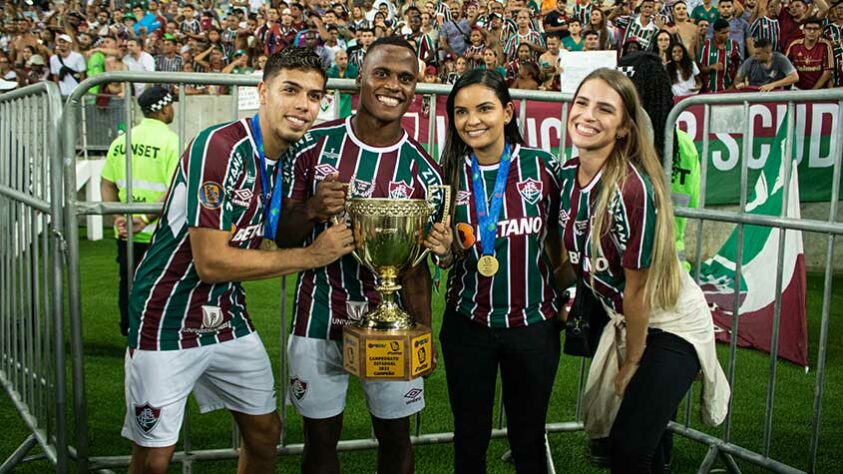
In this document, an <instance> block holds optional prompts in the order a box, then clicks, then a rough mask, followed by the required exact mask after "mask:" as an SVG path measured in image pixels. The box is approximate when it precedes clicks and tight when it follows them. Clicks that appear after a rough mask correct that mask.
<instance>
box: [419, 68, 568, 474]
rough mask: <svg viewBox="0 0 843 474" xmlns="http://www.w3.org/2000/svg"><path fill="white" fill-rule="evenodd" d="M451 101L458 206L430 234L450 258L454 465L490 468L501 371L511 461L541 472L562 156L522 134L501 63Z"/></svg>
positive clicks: (449, 160) (552, 367)
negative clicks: (540, 147) (536, 146)
mask: <svg viewBox="0 0 843 474" xmlns="http://www.w3.org/2000/svg"><path fill="white" fill-rule="evenodd" d="M447 111H448V135H447V138H446V142H445V153H444V155H443V162H442V163H443V173H444V174H443V177H444V179H445V181H446V182H447V183H448V184H450V185H451V187H452V190H453V195H452V201H453V203H454V206H453V207H452V209H453V214H452V216H451V217H450V218H449V219H448V220H446V225H441V224H437V225H436V226H434V228H433V231H432V232H431V234H430V236H429V238H428V239H427V241H426V242H425V244H426V246H427V247H428V248H429V249H430V250H431V251H432V252H433V253H434V254H435V255H436V256H437V260H438V263H439V265H440V266H444V267H449V268H451V271H450V274H449V277H448V290H447V297H446V309H445V314H444V319H443V323H442V330H441V333H440V334H439V339H440V344H441V345H442V354H443V355H444V362H445V374H446V378H447V381H448V394H449V397H450V402H451V411H452V412H453V415H454V451H455V452H454V456H455V461H454V471H456V472H485V468H486V450H487V448H488V445H489V439H490V437H491V432H492V412H493V408H494V400H495V382H496V380H497V376H498V370H500V374H501V380H502V384H503V401H504V406H505V407H506V414H507V416H506V417H507V426H508V430H509V431H508V438H509V443H510V447H511V449H512V454H513V458H514V459H515V467H516V470H517V471H518V472H545V468H546V458H545V441H544V440H545V438H544V424H545V419H546V416H547V407H548V402H549V400H550V392H551V388H552V385H553V379H554V377H555V375H556V367H557V365H558V363H559V353H560V344H559V329H558V326H557V324H556V321H555V320H556V318H557V313H558V310H559V298H558V295H557V292H556V289H555V286H554V284H553V281H552V278H553V268H554V263H553V262H557V261H559V234H558V232H557V231H556V221H557V215H556V214H555V213H556V212H557V209H558V207H557V199H558V195H559V188H558V187H557V181H556V174H557V172H558V168H557V167H558V164H557V163H558V162H557V160H556V159H555V158H554V157H553V156H552V155H551V154H549V153H547V152H544V151H542V150H538V149H533V148H528V147H525V146H524V145H523V139H522V138H521V134H520V133H519V131H518V125H517V123H516V120H515V110H514V107H513V104H512V99H511V98H510V95H509V90H508V89H507V87H506V83H505V82H504V79H503V77H502V76H501V75H499V74H497V73H495V72H492V71H489V70H483V69H475V70H473V71H470V72H468V73H467V74H466V75H465V76H463V77H462V78H460V80H459V81H458V82H457V83H456V84H455V85H454V88H453V89H452V91H451V94H450V95H449V96H448V101H447ZM452 225H453V226H452ZM455 236H456V241H454V240H455Z"/></svg>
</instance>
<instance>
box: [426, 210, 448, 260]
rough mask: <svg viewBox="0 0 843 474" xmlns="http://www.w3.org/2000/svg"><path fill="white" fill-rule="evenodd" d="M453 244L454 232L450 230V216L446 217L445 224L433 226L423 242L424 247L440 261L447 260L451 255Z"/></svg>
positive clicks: (439, 223) (440, 223)
mask: <svg viewBox="0 0 843 474" xmlns="http://www.w3.org/2000/svg"><path fill="white" fill-rule="evenodd" d="M453 242H454V232H453V231H452V230H451V216H447V217H445V222H437V223H436V224H433V227H432V228H431V229H430V233H429V234H428V235H427V238H426V239H425V241H424V246H425V247H427V248H428V249H429V250H430V251H431V252H433V254H434V255H436V256H437V257H439V258H440V259H447V258H448V256H449V255H450V254H451V244H452V243H453Z"/></svg>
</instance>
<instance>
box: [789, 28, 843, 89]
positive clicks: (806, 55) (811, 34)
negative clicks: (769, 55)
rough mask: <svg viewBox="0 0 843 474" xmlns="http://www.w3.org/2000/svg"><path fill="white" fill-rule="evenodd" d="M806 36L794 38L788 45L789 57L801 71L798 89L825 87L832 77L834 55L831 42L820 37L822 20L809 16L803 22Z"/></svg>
mask: <svg viewBox="0 0 843 474" xmlns="http://www.w3.org/2000/svg"><path fill="white" fill-rule="evenodd" d="M802 31H803V32H804V35H805V36H804V37H803V38H799V39H796V40H793V41H792V42H791V43H790V46H788V47H787V58H788V59H790V62H792V63H793V65H794V66H795V67H796V70H797V71H798V72H799V82H797V83H796V88H797V89H802V90H808V89H823V88H825V87H826V86H827V85H828V82H829V80H830V79H831V70H832V69H833V68H834V55H833V48H832V47H831V44H829V43H828V41H826V40H825V39H823V38H820V32H821V31H822V20H820V19H819V18H817V17H810V18H807V19H806V20H805V21H803V22H802Z"/></svg>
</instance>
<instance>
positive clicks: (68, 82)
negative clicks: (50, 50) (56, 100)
mask: <svg viewBox="0 0 843 474" xmlns="http://www.w3.org/2000/svg"><path fill="white" fill-rule="evenodd" d="M62 62H63V63H64V65H65V67H68V68H70V69H72V70H74V71H76V72H77V73H80V74H81V73H84V72H85V71H86V70H87V69H88V66H87V65H86V64H85V56H82V55H81V54H79V53H77V52H76V51H71V52H70V54H68V55H67V57H66V58H61V61H59V56H58V55H56V54H54V55H52V56H50V72H51V73H52V74H53V75H54V76H56V77H59V75H60V73H61V68H62ZM77 75H78V74H77ZM78 85H79V81H77V80H76V78H74V77H73V75H72V74H66V75H65V76H64V77H63V78H61V80H59V91H61V95H63V96H65V97H66V96H69V95H70V93H71V92H73V89H75V88H76V86H78Z"/></svg>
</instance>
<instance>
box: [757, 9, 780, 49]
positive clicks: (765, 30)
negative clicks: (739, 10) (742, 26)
mask: <svg viewBox="0 0 843 474" xmlns="http://www.w3.org/2000/svg"><path fill="white" fill-rule="evenodd" d="M749 36H751V37H752V39H753V41H758V40H759V39H762V38H763V39H768V40H770V43H772V44H773V51H779V52H781V48H779V46H780V45H779V38H780V37H781V26H780V25H779V20H777V19H775V18H770V17H766V16H759V17H758V18H756V19H755V21H753V22H752V24H751V25H749Z"/></svg>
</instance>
